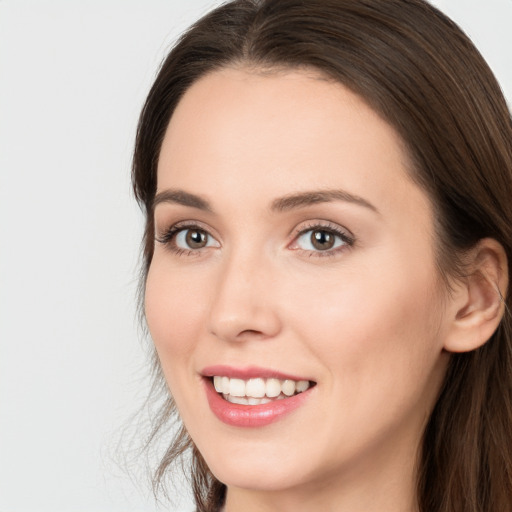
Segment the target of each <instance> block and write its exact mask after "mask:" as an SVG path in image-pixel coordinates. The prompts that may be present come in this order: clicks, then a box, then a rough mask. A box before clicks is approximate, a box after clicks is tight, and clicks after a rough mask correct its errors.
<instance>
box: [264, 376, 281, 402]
mask: <svg viewBox="0 0 512 512" xmlns="http://www.w3.org/2000/svg"><path fill="white" fill-rule="evenodd" d="M265 394H266V395H267V396H268V397H269V398H275V397H276V396H279V395H280V394H281V383H280V382H279V381H278V380H277V379H267V384H266V386H265Z"/></svg>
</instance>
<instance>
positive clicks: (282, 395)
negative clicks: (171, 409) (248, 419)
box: [210, 375, 315, 406]
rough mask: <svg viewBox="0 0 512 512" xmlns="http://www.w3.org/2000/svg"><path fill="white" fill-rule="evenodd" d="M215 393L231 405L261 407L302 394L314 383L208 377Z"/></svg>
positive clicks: (258, 378) (274, 379) (275, 379)
mask: <svg viewBox="0 0 512 512" xmlns="http://www.w3.org/2000/svg"><path fill="white" fill-rule="evenodd" d="M210 379H211V381H212V383H213V386H214V388H215V391H216V392H217V393H218V394H219V395H220V396H222V398H223V399H224V400H226V401H228V402H230V403H232V404H240V405H249V406H255V405H262V404H268V403H270V402H273V401H276V400H284V399H286V398H290V397H292V396H295V395H298V394H300V393H304V392H305V391H307V390H308V389H309V388H310V387H312V386H314V384H315V383H314V382H312V381H309V380H293V379H277V378H267V379H266V378H261V377H256V378H252V379H247V380H244V379H238V378H233V377H228V376H226V375H214V376H213V377H210Z"/></svg>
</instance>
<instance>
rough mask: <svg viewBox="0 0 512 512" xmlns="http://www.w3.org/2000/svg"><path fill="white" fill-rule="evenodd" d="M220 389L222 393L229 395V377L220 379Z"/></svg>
mask: <svg viewBox="0 0 512 512" xmlns="http://www.w3.org/2000/svg"><path fill="white" fill-rule="evenodd" d="M221 388H222V392H223V393H225V394H226V395H229V377H222V380H221Z"/></svg>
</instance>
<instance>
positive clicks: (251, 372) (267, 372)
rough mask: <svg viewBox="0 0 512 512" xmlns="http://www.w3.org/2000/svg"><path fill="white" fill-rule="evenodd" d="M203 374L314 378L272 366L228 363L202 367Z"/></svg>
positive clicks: (239, 376) (205, 375) (240, 377)
mask: <svg viewBox="0 0 512 512" xmlns="http://www.w3.org/2000/svg"><path fill="white" fill-rule="evenodd" d="M201 375H203V377H214V376H216V375H218V376H222V377H229V378H233V379H242V380H248V379H256V378H261V379H280V380H287V379H289V380H296V381H299V380H309V381H312V379H310V378H308V377H304V376H297V375H293V374H291V373H286V372H281V371H277V370H274V369H271V368H262V367H259V366H246V367H234V366H228V365H223V364H219V365H212V366H207V367H205V368H203V369H202V371H201Z"/></svg>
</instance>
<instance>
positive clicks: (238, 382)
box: [202, 366, 316, 427]
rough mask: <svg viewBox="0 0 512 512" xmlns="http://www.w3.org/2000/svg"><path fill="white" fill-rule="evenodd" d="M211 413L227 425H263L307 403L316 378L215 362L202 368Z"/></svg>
mask: <svg viewBox="0 0 512 512" xmlns="http://www.w3.org/2000/svg"><path fill="white" fill-rule="evenodd" d="M202 377H203V381H204V383H205V391H206V397H207V399H208V403H209V405H210V409H211V410H212V412H213V414H214V415H215V416H216V417H217V418H218V419H219V420H221V421H222V422H223V423H226V424H227V425H231V426H235V427H263V426H266V425H269V424H270V423H273V422H274V421H277V420H279V419H281V418H284V417H285V416H287V415H288V414H289V413H291V412H292V411H294V410H295V409H297V408H300V407H302V406H303V404H305V403H307V401H308V397H309V396H311V395H312V393H313V392H314V390H315V387H316V382H315V381H312V380H308V379H305V378H300V377H294V376H291V375H285V374H282V373H280V372H275V371H272V370H265V369H260V368H255V367H252V368H246V369H234V368H231V367H228V366H215V367H210V368H208V369H205V370H203V372H202Z"/></svg>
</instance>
